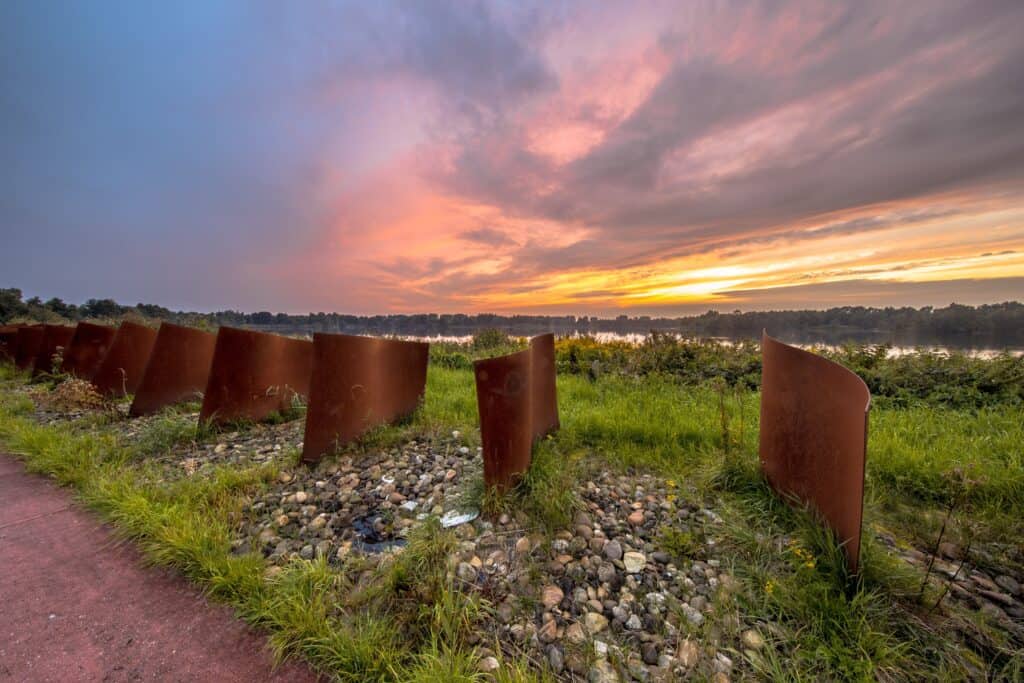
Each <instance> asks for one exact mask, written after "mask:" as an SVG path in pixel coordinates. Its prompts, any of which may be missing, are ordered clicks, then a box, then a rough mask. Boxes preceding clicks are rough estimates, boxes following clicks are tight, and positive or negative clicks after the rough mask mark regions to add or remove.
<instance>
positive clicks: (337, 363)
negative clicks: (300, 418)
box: [302, 333, 430, 462]
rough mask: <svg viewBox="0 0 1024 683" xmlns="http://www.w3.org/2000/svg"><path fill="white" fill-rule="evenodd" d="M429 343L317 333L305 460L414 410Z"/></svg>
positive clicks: (421, 389)
mask: <svg viewBox="0 0 1024 683" xmlns="http://www.w3.org/2000/svg"><path fill="white" fill-rule="evenodd" d="M429 352H430V345H429V344H426V343H423V342H411V341H399V340H397V339H378V338H374V337H358V336H352V335H347V334H319V333H318V334H314V335H313V369H312V379H311V380H310V387H309V407H308V409H307V410H306V435H305V438H304V440H303V446H302V459H303V460H305V461H306V462H316V461H317V460H319V459H320V458H322V457H323V456H324V455H326V454H328V453H330V452H331V451H332V450H334V449H335V448H336V447H338V446H341V445H343V444H345V443H347V442H349V441H352V440H353V439H355V438H357V437H359V436H360V435H361V434H363V433H364V432H366V430H368V429H370V428H371V427H375V426H377V425H381V424H385V423H387V422H391V421H393V420H396V419H399V418H401V417H405V416H406V415H410V414H411V413H413V412H414V411H415V410H416V407H417V406H418V405H419V403H420V401H421V400H422V398H423V393H424V391H425V390H426V386H427V360H428V357H429V355H430V354H429Z"/></svg>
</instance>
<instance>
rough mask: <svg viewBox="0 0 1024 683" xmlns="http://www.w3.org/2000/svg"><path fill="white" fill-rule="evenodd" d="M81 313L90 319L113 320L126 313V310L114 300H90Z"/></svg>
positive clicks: (83, 306)
mask: <svg viewBox="0 0 1024 683" xmlns="http://www.w3.org/2000/svg"><path fill="white" fill-rule="evenodd" d="M81 311H82V314H83V315H85V316H86V317H89V318H113V317H116V316H119V315H121V314H122V313H124V311H125V309H124V308H123V307H122V306H121V305H120V304H118V303H117V302H116V301H114V300H113V299H89V300H88V301H86V302H85V304H83V305H82V308H81Z"/></svg>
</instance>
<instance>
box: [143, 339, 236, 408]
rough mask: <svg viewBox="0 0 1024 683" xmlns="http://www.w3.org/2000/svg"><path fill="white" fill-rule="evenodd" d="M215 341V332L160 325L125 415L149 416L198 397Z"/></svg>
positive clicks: (205, 379)
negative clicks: (129, 407) (144, 368)
mask: <svg viewBox="0 0 1024 683" xmlns="http://www.w3.org/2000/svg"><path fill="white" fill-rule="evenodd" d="M216 343H217V336H216V335H214V334H211V333H209V332H203V331H202V330H197V329H195V328H194V327H182V326H181V325H172V324H171V323H163V324H162V325H160V329H159V330H158V331H157V334H156V341H155V342H153V350H152V352H151V353H150V355H149V360H148V361H147V362H146V370H145V372H143V373H142V381H141V382H139V386H138V388H137V389H136V391H135V398H134V399H133V400H132V407H131V409H130V410H129V414H130V415H132V416H135V417H138V416H139V415H149V414H150V413H155V412H157V411H158V410H160V409H162V408H165V407H167V406H170V405H174V404H175V403H180V402H182V401H190V400H194V399H197V398H199V397H201V396H202V394H203V390H204V389H205V388H206V382H207V380H208V379H209V377H210V363H211V361H212V360H213V349H214V347H215V346H216Z"/></svg>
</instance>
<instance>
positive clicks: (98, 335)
mask: <svg viewBox="0 0 1024 683" xmlns="http://www.w3.org/2000/svg"><path fill="white" fill-rule="evenodd" d="M115 334H117V330H115V329H114V328H113V327H107V326H106V325H94V324H92V323H78V327H76V328H75V335H74V336H73V337H72V338H71V344H69V345H68V349H67V351H66V352H65V353H64V364H63V365H61V368H60V369H61V371H63V372H66V373H68V374H69V375H74V376H75V377H78V378H79V379H85V380H90V379H92V376H93V375H95V374H96V370H98V369H99V367H100V363H101V362H102V361H103V357H104V356H105V355H107V349H108V348H109V347H110V342H112V341H113V340H114V335H115Z"/></svg>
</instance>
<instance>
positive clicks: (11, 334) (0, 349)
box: [0, 325, 21, 361]
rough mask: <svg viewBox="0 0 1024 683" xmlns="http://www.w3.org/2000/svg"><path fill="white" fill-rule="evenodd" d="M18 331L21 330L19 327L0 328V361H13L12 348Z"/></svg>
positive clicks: (7, 326) (5, 326) (6, 326)
mask: <svg viewBox="0 0 1024 683" xmlns="http://www.w3.org/2000/svg"><path fill="white" fill-rule="evenodd" d="M19 329H21V325H3V326H0V360H6V361H13V360H14V347H15V341H16V340H17V339H18V330H19Z"/></svg>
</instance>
